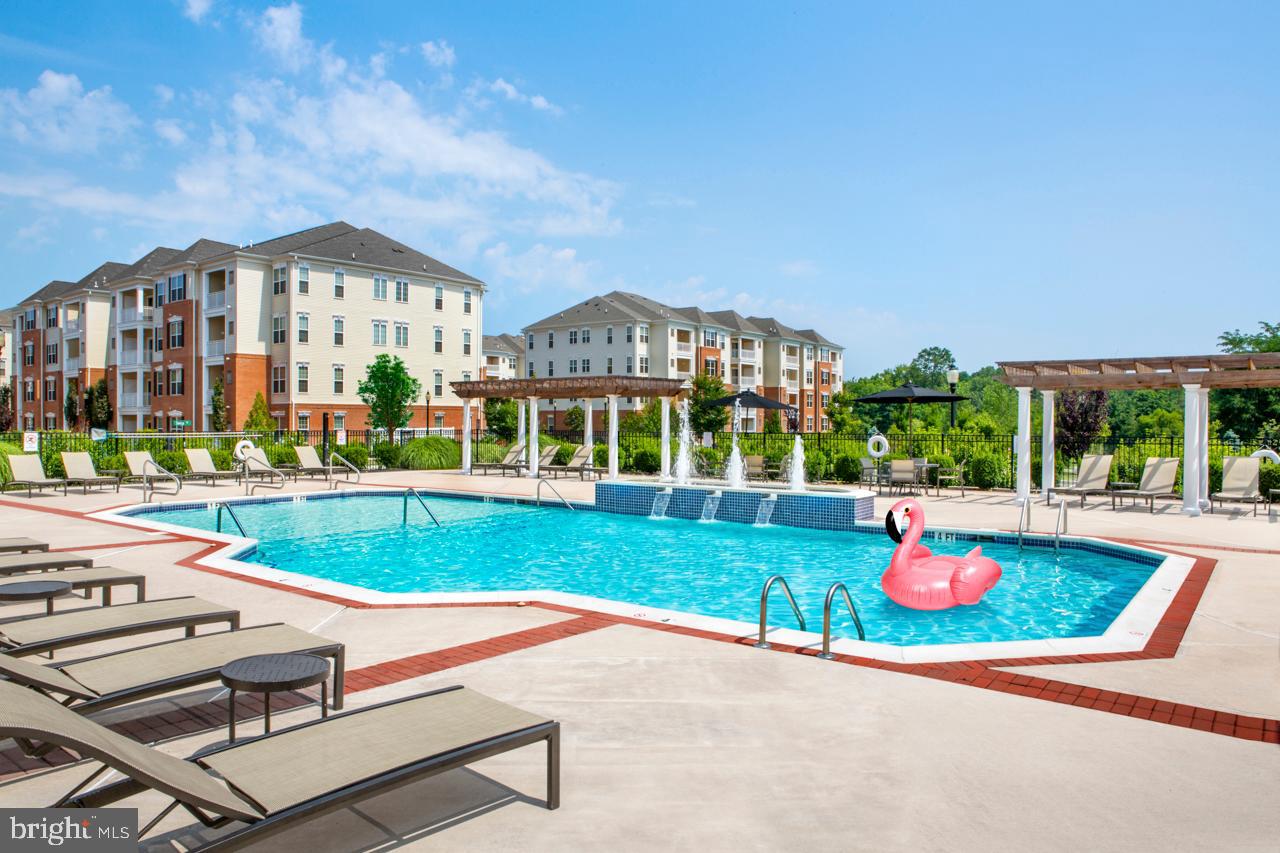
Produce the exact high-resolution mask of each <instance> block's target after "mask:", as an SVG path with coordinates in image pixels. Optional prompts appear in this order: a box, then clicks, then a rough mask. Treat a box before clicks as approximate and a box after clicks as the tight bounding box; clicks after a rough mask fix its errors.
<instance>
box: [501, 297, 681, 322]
mask: <svg viewBox="0 0 1280 853" xmlns="http://www.w3.org/2000/svg"><path fill="white" fill-rule="evenodd" d="M609 320H622V321H626V320H651V321H660V320H686V318H685V317H683V316H682V315H680V314H679V313H678V312H677V311H676V309H674V308H672V307H671V306H669V305H663V304H662V303H661V302H655V301H654V300H652V299H649V298H648V297H645V296H641V295H640V294H638V293H627V292H625V291H622V290H614V291H611V292H609V293H606V294H604V295H603V296H592V297H589V298H587V299H584V300H582V301H581V302H579V303H578V304H577V305H572V306H570V307H568V308H566V309H564V310H563V311H557V312H556V313H555V314H552V315H551V316H550V317H546V318H544V319H542V320H539V321H538V322H536V323H530V324H529V325H528V326H527V327H526V328H533V327H534V326H572V325H576V324H578V323H603V322H607V321H609Z"/></svg>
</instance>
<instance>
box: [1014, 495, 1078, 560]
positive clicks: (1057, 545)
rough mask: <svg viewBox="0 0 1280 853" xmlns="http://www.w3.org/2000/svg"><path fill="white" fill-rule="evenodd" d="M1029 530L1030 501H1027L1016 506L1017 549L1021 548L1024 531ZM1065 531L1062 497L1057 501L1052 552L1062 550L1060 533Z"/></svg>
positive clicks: (1064, 505)
mask: <svg viewBox="0 0 1280 853" xmlns="http://www.w3.org/2000/svg"><path fill="white" fill-rule="evenodd" d="M1030 532H1031V501H1027V502H1026V503H1024V504H1023V505H1022V506H1021V507H1019V508H1018V550H1019V551H1021V550H1022V537H1023V534H1024V533H1030ZM1066 532H1067V500H1066V498H1063V499H1061V500H1059V501H1058V517H1057V519H1056V520H1055V521H1054V523H1053V552H1054V553H1055V554H1057V553H1060V552H1061V551H1062V534H1064V533H1066Z"/></svg>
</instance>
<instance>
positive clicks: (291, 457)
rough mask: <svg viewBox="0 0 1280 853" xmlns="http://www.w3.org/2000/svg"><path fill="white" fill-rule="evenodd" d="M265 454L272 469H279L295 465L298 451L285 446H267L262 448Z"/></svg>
mask: <svg viewBox="0 0 1280 853" xmlns="http://www.w3.org/2000/svg"><path fill="white" fill-rule="evenodd" d="M263 449H264V450H265V451H266V454H267V461H268V462H270V463H271V467H272V468H279V467H280V466H281V465H297V464H298V451H296V450H294V449H293V448H292V447H290V446H288V445H285V444H269V445H267V446H266V447H265V448H263Z"/></svg>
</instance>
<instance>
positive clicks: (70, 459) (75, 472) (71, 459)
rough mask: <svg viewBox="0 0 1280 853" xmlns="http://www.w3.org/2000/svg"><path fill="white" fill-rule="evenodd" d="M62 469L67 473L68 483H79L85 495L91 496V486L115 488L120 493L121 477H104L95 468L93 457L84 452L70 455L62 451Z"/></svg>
mask: <svg viewBox="0 0 1280 853" xmlns="http://www.w3.org/2000/svg"><path fill="white" fill-rule="evenodd" d="M61 455H62V467H63V468H64V469H65V470H66V472H67V482H68V483H79V484H80V487H81V489H82V490H83V494H86V495H87V494H89V487H90V486H115V487H116V491H117V492H118V491H120V478H119V477H104V476H102V475H101V474H99V473H98V469H96V468H94V467H93V457H92V456H90V455H89V454H88V453H84V452H83V451H82V452H80V453H68V452H67V451H65V450H64V451H62V454H61Z"/></svg>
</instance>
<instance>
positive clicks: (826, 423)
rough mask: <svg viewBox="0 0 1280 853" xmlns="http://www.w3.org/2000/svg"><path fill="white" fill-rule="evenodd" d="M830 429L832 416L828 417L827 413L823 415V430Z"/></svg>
mask: <svg viewBox="0 0 1280 853" xmlns="http://www.w3.org/2000/svg"><path fill="white" fill-rule="evenodd" d="M829 429H831V418H829V417H827V416H826V415H823V416H822V431H823V432H826V431H827V430H829Z"/></svg>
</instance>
